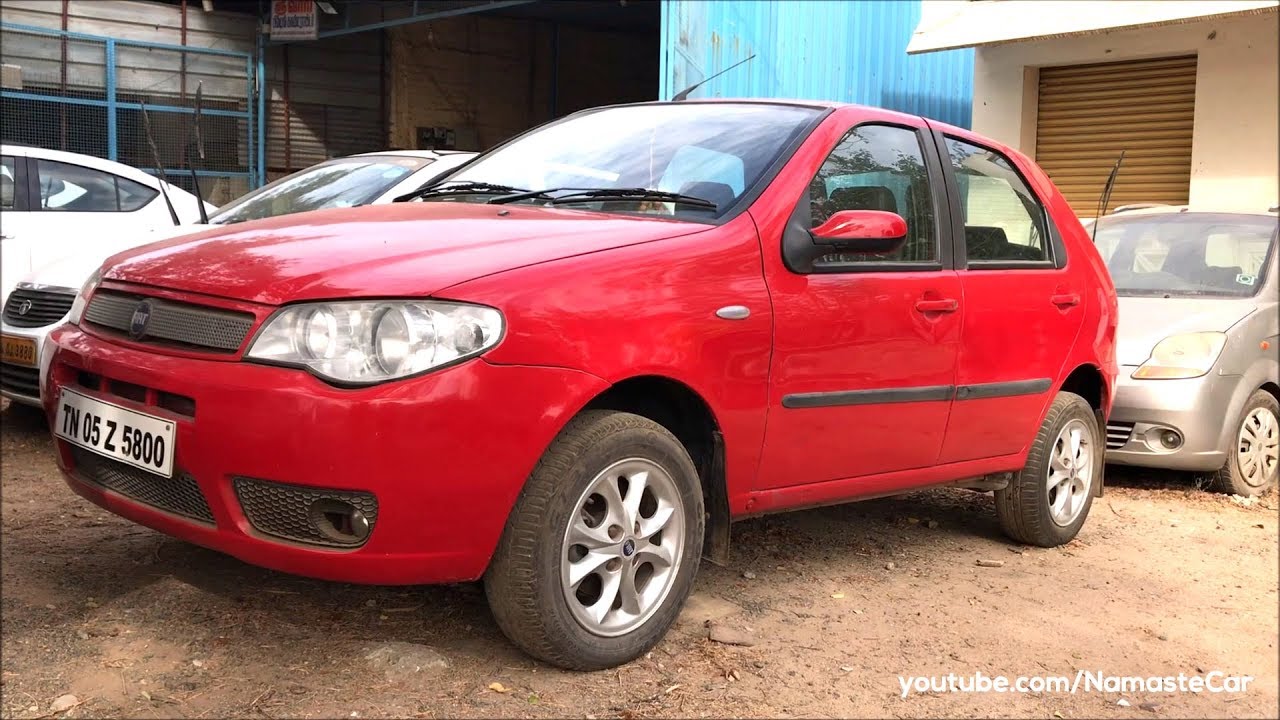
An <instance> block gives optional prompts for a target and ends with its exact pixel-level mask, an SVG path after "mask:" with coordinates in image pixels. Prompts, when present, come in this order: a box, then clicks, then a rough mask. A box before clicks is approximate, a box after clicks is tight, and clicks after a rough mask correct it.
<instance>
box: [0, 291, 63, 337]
mask: <svg viewBox="0 0 1280 720" xmlns="http://www.w3.org/2000/svg"><path fill="white" fill-rule="evenodd" d="M75 300H76V295H75V293H73V292H62V291H54V290H33V289H30V288H23V287H19V288H14V291H13V292H12V293H10V294H9V299H8V300H6V301H5V304H4V321H5V322H7V323H9V324H10V325H12V326H14V327H24V328H33V327H44V326H46V325H53V324H54V323H56V322H58V321H60V320H62V318H64V317H66V316H67V313H68V312H70V311H71V304H72V303H73V302H75Z"/></svg>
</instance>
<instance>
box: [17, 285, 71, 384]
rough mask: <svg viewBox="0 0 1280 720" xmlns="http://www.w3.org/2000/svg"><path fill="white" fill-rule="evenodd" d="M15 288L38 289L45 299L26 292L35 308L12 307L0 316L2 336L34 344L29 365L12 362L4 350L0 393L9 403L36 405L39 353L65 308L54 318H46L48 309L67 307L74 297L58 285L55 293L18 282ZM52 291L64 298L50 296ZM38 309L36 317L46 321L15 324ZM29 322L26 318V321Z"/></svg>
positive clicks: (32, 314) (64, 315) (62, 321)
mask: <svg viewBox="0 0 1280 720" xmlns="http://www.w3.org/2000/svg"><path fill="white" fill-rule="evenodd" d="M16 290H17V291H22V290H28V291H37V292H40V293H41V295H43V296H45V299H46V300H48V301H49V302H40V300H39V298H38V297H37V296H35V295H30V296H29V297H33V298H36V299H35V301H34V302H33V305H35V307H32V308H29V311H28V313H20V312H19V311H18V310H17V309H16V308H15V309H13V310H12V311H9V312H5V313H4V314H3V315H2V316H0V334H3V335H4V337H5V338H6V339H14V338H16V339H26V340H30V341H32V342H33V343H35V353H34V355H35V357H34V361H33V362H32V364H30V365H27V364H26V363H21V362H17V361H15V359H14V358H11V357H8V356H7V353H6V357H5V358H4V359H3V360H0V395H3V396H4V397H6V398H9V399H10V400H12V401H13V402H17V403H23V404H25V405H34V406H37V407H38V406H39V405H40V359H41V357H40V356H41V354H42V353H43V351H44V341H45V338H46V337H48V335H49V333H50V331H52V330H53V329H54V328H56V327H58V326H59V325H61V324H63V323H64V322H66V321H67V316H66V312H65V311H63V314H62V315H61V316H60V317H57V318H56V319H54V320H48V318H51V317H54V315H53V312H52V311H50V310H49V308H58V310H61V308H62V306H63V305H66V306H67V308H68V310H69V309H70V302H69V301H70V300H71V299H72V298H74V295H67V291H66V290H65V289H62V288H59V289H58V290H57V291H56V293H54V292H48V291H47V289H46V288H38V289H37V288H34V287H32V286H27V287H25V288H24V287H23V286H22V285H20V286H19V287H18V288H17V289H16ZM55 294H56V295H58V296H66V297H65V298H63V297H53V296H54V295H55ZM12 299H14V300H15V301H16V300H18V298H12ZM64 300H65V301H64ZM37 308H38V309H37ZM5 309H6V311H8V310H9V308H7V307H6V308H5ZM41 310H43V311H44V314H43V315H39V316H38V317H39V318H40V321H41V322H45V323H46V324H43V325H40V326H39V327H21V326H20V325H18V324H15V323H18V322H21V318H22V317H24V316H25V317H30V318H34V317H37V313H38V312H40V311H41ZM11 316H12V317H11ZM11 320H12V322H11ZM30 322H32V321H30V320H29V321H27V324H29V323H30Z"/></svg>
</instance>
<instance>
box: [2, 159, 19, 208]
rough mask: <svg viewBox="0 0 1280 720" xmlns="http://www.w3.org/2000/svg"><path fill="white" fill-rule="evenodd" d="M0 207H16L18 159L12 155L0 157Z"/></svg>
mask: <svg viewBox="0 0 1280 720" xmlns="http://www.w3.org/2000/svg"><path fill="white" fill-rule="evenodd" d="M0 209H4V210H16V209H18V161H17V158H15V157H14V156H12V155H5V156H3V157H0Z"/></svg>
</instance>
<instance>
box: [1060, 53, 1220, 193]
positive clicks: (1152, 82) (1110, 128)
mask: <svg viewBox="0 0 1280 720" xmlns="http://www.w3.org/2000/svg"><path fill="white" fill-rule="evenodd" d="M1195 94H1196V59H1195V57H1178V58H1160V59H1157V60H1139V61H1133V62H1121V63H1106V64H1100V65H1075V66H1069V67H1046V68H1041V70H1040V96H1039V103H1038V105H1039V106H1038V116H1037V122H1036V162H1037V163H1039V165H1040V167H1042V168H1044V170H1045V172H1046V173H1048V174H1049V177H1050V178H1052V179H1053V183H1054V184H1055V185H1057V186H1058V189H1059V190H1060V191H1061V192H1062V194H1063V195H1064V196H1066V198H1067V201H1068V202H1069V203H1071V207H1072V208H1073V209H1074V210H1075V211H1076V214H1078V215H1080V216H1081V217H1093V216H1095V215H1096V214H1097V210H1098V199H1099V197H1100V195H1101V194H1102V187H1103V185H1104V184H1105V183H1106V179H1107V174H1108V173H1109V172H1110V171H1111V168H1112V166H1113V165H1114V164H1115V161H1116V158H1117V157H1119V155H1120V151H1121V150H1124V151H1125V158H1124V165H1122V166H1121V169H1120V175H1119V177H1118V178H1117V179H1116V186H1115V190H1114V191H1113V193H1112V196H1111V202H1110V205H1109V207H1108V208H1107V210H1111V209H1114V208H1116V207H1119V206H1121V205H1127V204H1131V203H1147V202H1154V203H1167V204H1170V205H1179V204H1183V203H1186V202H1187V195H1188V192H1189V190H1190V185H1191V130H1192V121H1193V117H1194V114H1195Z"/></svg>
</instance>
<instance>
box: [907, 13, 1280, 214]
mask: <svg viewBox="0 0 1280 720" xmlns="http://www.w3.org/2000/svg"><path fill="white" fill-rule="evenodd" d="M924 5H925V8H924V12H923V16H922V20H921V23H920V25H919V26H918V28H917V30H916V32H915V35H914V36H913V38H912V41H911V44H910V46H909V47H908V52H909V53H919V52H931V51H936V50H944V49H951V48H958V47H973V48H975V57H974V93H973V129H974V130H975V131H976V132H978V133H981V134H984V135H987V136H990V137H992V138H995V139H997V140H1000V141H1003V142H1006V143H1008V144H1010V145H1012V146H1014V147H1017V148H1019V149H1020V150H1022V151H1023V152H1025V153H1027V154H1028V155H1030V156H1032V157H1034V158H1035V159H1036V161H1037V162H1038V163H1039V164H1040V165H1041V166H1042V167H1043V168H1044V169H1045V170H1046V171H1047V172H1048V173H1049V174H1050V176H1051V177H1052V178H1053V180H1054V183H1055V184H1056V185H1057V186H1058V187H1059V189H1061V190H1062V192H1063V194H1064V195H1066V196H1067V199H1068V200H1069V201H1070V202H1071V204H1072V206H1073V207H1074V208H1075V210H1076V212H1077V214H1079V215H1080V216H1081V217H1093V216H1094V215H1095V214H1096V208H1097V202H1098V197H1099V194H1100V192H1101V189H1102V186H1103V184H1104V182H1105V180H1106V177H1107V174H1108V172H1109V171H1110V169H1111V167H1112V166H1113V165H1114V163H1115V161H1116V158H1117V157H1118V156H1119V154H1120V152H1121V151H1124V152H1125V160H1124V164H1123V167H1122V169H1121V171H1120V175H1119V179H1118V181H1117V184H1116V188H1115V193H1114V195H1113V197H1112V201H1111V204H1110V209H1114V208H1115V207H1118V206H1121V205H1125V204H1131V203H1146V202H1155V203H1168V204H1191V205H1193V206H1196V207H1212V208H1227V209H1245V210H1266V209H1268V208H1271V207H1274V206H1276V205H1277V204H1280V183H1278V180H1277V175H1280V170H1278V167H1277V166H1278V163H1280V122H1278V120H1277V118H1278V117H1280V110H1278V108H1280V93H1278V92H1277V88H1278V87H1280V73H1278V71H1277V68H1278V67H1280V49H1278V48H1280V13H1278V12H1277V5H1280V3H1278V2H1277V1H1276V0H1269V1H1264V2H1256V1H1255V2H1235V1H1230V0H1213V1H1209V2H1195V1H1192V0H1185V1H1183V2H1162V1H1159V0H1157V1H1155V2H1146V1H1135V2H1124V1H1108V0H1083V1H1082V0H1074V1H1071V0H1068V1H1053V0H973V1H970V2H954V1H939V2H928V1H926V2H925V3H924Z"/></svg>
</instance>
